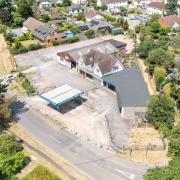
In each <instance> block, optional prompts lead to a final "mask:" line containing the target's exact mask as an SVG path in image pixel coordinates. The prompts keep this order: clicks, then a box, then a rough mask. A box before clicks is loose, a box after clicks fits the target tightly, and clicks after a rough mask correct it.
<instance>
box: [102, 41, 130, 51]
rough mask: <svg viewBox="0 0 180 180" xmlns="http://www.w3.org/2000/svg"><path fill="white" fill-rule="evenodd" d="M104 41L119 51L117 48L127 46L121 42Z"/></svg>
mask: <svg viewBox="0 0 180 180" xmlns="http://www.w3.org/2000/svg"><path fill="white" fill-rule="evenodd" d="M105 41H108V42H110V43H111V44H112V45H113V46H114V47H115V48H117V49H119V48H122V47H126V46H127V44H126V43H124V42H122V41H117V40H115V39H108V40H105Z"/></svg>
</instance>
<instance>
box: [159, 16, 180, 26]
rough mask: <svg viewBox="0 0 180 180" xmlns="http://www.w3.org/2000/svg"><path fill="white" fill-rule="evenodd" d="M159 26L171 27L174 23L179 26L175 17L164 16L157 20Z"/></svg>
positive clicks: (179, 20) (179, 21) (177, 18)
mask: <svg viewBox="0 0 180 180" xmlns="http://www.w3.org/2000/svg"><path fill="white" fill-rule="evenodd" d="M159 23H160V24H161V25H166V26H172V25H173V24H174V23H178V24H180V18H179V17H178V16H176V15H171V16H166V17H163V18H161V19H160V20H159Z"/></svg>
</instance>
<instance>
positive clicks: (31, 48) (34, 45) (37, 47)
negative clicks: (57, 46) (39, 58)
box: [28, 44, 44, 51]
mask: <svg viewBox="0 0 180 180" xmlns="http://www.w3.org/2000/svg"><path fill="white" fill-rule="evenodd" d="M41 48H44V46H43V45H41V44H30V45H29V46H28V50H29V51H33V50H37V49H41Z"/></svg>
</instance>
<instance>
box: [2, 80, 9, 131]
mask: <svg viewBox="0 0 180 180" xmlns="http://www.w3.org/2000/svg"><path fill="white" fill-rule="evenodd" d="M6 91H7V89H6V86H5V85H2V84H1V83H0V131H1V130H2V129H4V128H6V127H7V125H8V121H9V118H10V115H11V111H10V109H9V102H8V100H6V99H5V92H6Z"/></svg>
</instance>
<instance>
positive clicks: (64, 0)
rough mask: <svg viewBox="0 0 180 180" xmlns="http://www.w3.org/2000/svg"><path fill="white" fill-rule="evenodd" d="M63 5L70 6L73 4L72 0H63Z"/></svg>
mask: <svg viewBox="0 0 180 180" xmlns="http://www.w3.org/2000/svg"><path fill="white" fill-rule="evenodd" d="M63 5H64V6H70V5H71V1H70V0H63Z"/></svg>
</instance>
